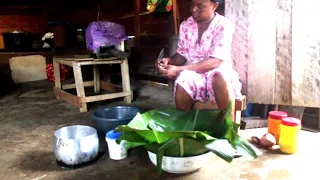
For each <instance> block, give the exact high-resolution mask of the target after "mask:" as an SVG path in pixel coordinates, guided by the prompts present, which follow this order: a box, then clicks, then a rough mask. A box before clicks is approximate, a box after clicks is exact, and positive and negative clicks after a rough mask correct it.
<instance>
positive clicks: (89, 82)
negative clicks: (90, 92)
mask: <svg viewBox="0 0 320 180" xmlns="http://www.w3.org/2000/svg"><path fill="white" fill-rule="evenodd" d="M83 86H84V87H91V86H94V82H93V81H87V82H83ZM74 88H76V84H65V85H62V89H63V90H65V89H74Z"/></svg>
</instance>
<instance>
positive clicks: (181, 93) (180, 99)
mask: <svg viewBox="0 0 320 180" xmlns="http://www.w3.org/2000/svg"><path fill="white" fill-rule="evenodd" d="M175 102H176V108H177V109H180V110H182V111H189V110H191V107H192V105H193V99H191V97H190V95H189V94H188V93H187V91H186V90H184V89H183V87H181V86H180V85H179V84H177V85H176V94H175Z"/></svg>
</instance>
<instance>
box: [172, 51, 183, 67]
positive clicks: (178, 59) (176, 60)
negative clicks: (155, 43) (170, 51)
mask: <svg viewBox="0 0 320 180" xmlns="http://www.w3.org/2000/svg"><path fill="white" fill-rule="evenodd" d="M186 62H187V60H186V58H184V57H183V56H181V55H180V54H179V53H176V54H174V55H173V56H171V57H170V60H169V63H168V64H170V65H175V66H182V65H184V64H185V63H186Z"/></svg>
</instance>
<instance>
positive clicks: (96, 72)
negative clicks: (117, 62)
mask: <svg viewBox="0 0 320 180" xmlns="http://www.w3.org/2000/svg"><path fill="white" fill-rule="evenodd" d="M93 79H94V92H95V93H99V92H100V73H99V66H98V65H94V66H93Z"/></svg>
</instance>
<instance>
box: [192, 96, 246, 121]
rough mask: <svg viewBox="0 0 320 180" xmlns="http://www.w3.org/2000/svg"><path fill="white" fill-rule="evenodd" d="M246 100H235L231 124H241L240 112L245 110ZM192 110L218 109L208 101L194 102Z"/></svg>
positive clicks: (244, 98) (244, 97) (243, 97)
mask: <svg viewBox="0 0 320 180" xmlns="http://www.w3.org/2000/svg"><path fill="white" fill-rule="evenodd" d="M246 104H247V98H246V96H242V97H241V98H238V99H236V100H235V108H234V109H235V110H234V115H233V122H235V123H237V124H240V123H241V111H243V110H244V109H245V108H246ZM193 108H194V109H218V106H217V105H216V104H211V102H210V100H207V101H206V102H204V103H203V102H196V103H195V104H194V106H193Z"/></svg>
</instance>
